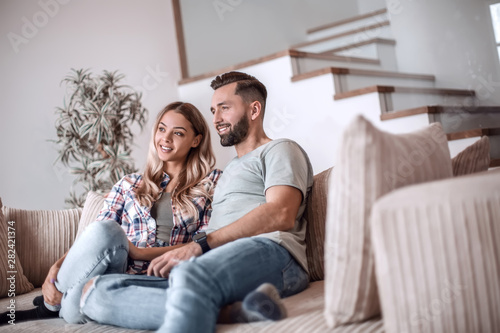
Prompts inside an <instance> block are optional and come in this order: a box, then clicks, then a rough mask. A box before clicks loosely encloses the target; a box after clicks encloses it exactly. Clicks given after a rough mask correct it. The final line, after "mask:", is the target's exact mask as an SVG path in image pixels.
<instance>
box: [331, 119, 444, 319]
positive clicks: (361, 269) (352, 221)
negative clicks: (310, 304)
mask: <svg viewBox="0 0 500 333" xmlns="http://www.w3.org/2000/svg"><path fill="white" fill-rule="evenodd" d="M341 142H342V143H341V146H340V148H339V155H338V158H337V161H338V163H337V165H336V166H335V173H334V175H333V177H331V182H330V186H329V196H328V211H327V224H326V244H325V245H326V247H325V318H326V320H327V323H328V325H329V326H330V327H337V326H339V325H342V324H347V323H353V322H359V321H363V320H366V319H368V318H371V317H373V316H376V315H378V314H380V302H379V297H378V291H377V284H376V280H375V270H374V258H373V252H372V245H371V238H370V227H369V217H370V213H371V209H372V206H373V204H374V202H375V201H376V200H377V199H378V198H380V197H381V196H382V195H384V194H386V193H388V192H391V191H392V190H394V189H396V188H398V187H403V186H406V185H410V184H415V183H421V182H426V181H432V180H436V179H442V178H447V177H452V175H453V172H452V168H451V158H450V151H449V148H448V141H447V139H446V136H445V134H444V132H443V129H442V127H441V124H439V123H433V124H431V125H429V126H428V127H426V128H424V129H422V130H419V131H416V132H412V133H407V134H391V133H386V132H383V131H380V130H378V129H377V128H375V127H374V126H373V125H372V124H371V123H370V122H369V121H367V120H366V119H365V118H363V117H362V116H357V117H356V118H355V119H354V120H353V121H352V123H351V124H350V125H349V126H348V127H347V128H346V130H345V131H344V133H343V137H342V141H341Z"/></svg>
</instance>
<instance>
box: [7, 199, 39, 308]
mask: <svg viewBox="0 0 500 333" xmlns="http://www.w3.org/2000/svg"><path fill="white" fill-rule="evenodd" d="M19 237H20V234H19V233H18V230H17V225H16V223H15V221H7V220H6V219H5V216H4V215H3V210H2V199H0V281H2V283H0V298H2V297H9V298H13V297H14V296H15V295H21V294H24V293H27V292H30V291H31V290H33V285H32V284H31V283H30V282H29V281H28V279H27V278H26V276H25V275H24V271H23V267H22V265H21V260H19V256H18V251H19V250H20V249H21V248H20V247H19V246H18V243H16V241H17V240H18V239H19ZM4 310H5V309H4ZM4 310H2V312H3V311H4Z"/></svg>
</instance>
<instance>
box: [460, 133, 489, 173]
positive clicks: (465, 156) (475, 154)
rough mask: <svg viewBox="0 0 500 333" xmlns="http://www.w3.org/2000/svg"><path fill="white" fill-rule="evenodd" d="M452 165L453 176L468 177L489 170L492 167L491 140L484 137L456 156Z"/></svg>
mask: <svg viewBox="0 0 500 333" xmlns="http://www.w3.org/2000/svg"><path fill="white" fill-rule="evenodd" d="M451 163H452V165H453V175H455V176H461V175H468V174H471V173H474V172H481V171H486V170H488V167H489V165H490V139H489V138H488V137H487V136H483V137H482V138H481V139H479V140H478V141H476V142H474V143H473V144H472V145H470V146H469V147H467V148H465V149H464V150H463V151H461V152H460V153H459V154H458V155H457V156H455V157H454V158H453V159H452V160H451Z"/></svg>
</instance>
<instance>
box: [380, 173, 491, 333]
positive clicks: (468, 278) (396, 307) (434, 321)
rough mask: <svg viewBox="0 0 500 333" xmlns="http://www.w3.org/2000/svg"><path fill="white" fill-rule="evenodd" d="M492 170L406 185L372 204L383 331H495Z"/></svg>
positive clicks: (389, 332) (395, 332)
mask: <svg viewBox="0 0 500 333" xmlns="http://www.w3.org/2000/svg"><path fill="white" fill-rule="evenodd" d="M499 171H500V170H499ZM499 171H487V172H482V173H476V174H473V175H468V176H464V177H458V178H453V179H446V180H442V181H436V182H432V183H426V184H420V185H415V186H409V187H406V188H402V189H400V190H397V191H394V192H392V193H389V194H388V195H386V196H384V197H383V198H381V199H380V200H378V201H377V203H376V204H375V205H374V207H373V211H372V215H371V227H372V241H373V247H374V253H375V261H376V271H377V284H378V287H379V290H380V299H381V304H382V310H383V311H382V312H383V313H384V328H385V330H386V332H387V333H392V332H394V333H399V332H408V333H411V332H415V333H416V332H500V316H499V314H500V310H499V309H500V277H499V272H500V247H499V246H498V244H499V243H500V224H499V221H500V172H499ZM395 202H397V205H395V204H394V203H395Z"/></svg>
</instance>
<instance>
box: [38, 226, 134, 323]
mask: <svg viewBox="0 0 500 333" xmlns="http://www.w3.org/2000/svg"><path fill="white" fill-rule="evenodd" d="M127 260H128V239H127V236H126V235H125V232H124V231H123V229H122V228H121V226H120V225H119V224H118V223H116V221H112V220H109V221H96V222H93V223H92V224H90V225H89V226H88V227H87V228H86V229H85V232H84V233H83V234H82V235H81V236H80V237H79V238H78V239H77V240H76V241H75V243H74V244H73V246H72V247H71V249H70V250H69V252H68V254H67V255H66V258H65V259H64V262H63V264H62V266H61V269H60V270H59V272H58V273H57V281H56V282H55V285H56V288H57V289H58V290H59V291H60V292H62V293H63V298H62V300H61V306H59V307H54V306H50V305H48V306H47V307H49V308H51V309H53V310H59V316H60V317H62V318H64V320H66V321H67V322H68V323H75V324H76V323H84V322H86V319H85V317H84V316H83V315H82V314H81V313H80V297H81V294H82V289H83V286H84V285H85V283H86V282H87V281H88V280H90V279H91V278H92V277H95V276H98V275H102V274H110V273H125V271H126V270H127Z"/></svg>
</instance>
